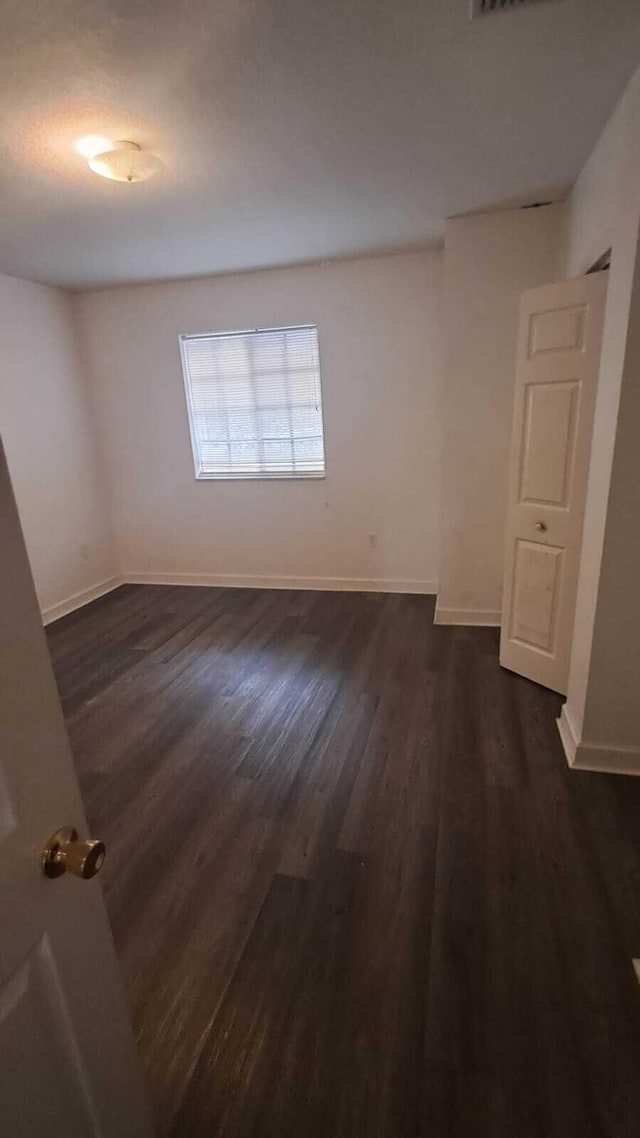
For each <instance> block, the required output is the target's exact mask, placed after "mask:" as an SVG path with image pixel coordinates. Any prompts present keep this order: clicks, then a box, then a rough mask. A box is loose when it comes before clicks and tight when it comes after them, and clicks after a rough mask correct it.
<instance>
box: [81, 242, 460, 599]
mask: <svg viewBox="0 0 640 1138" xmlns="http://www.w3.org/2000/svg"><path fill="white" fill-rule="evenodd" d="M441 266H442V256H441V254H440V253H439V252H422V253H411V254H401V255H394V256H387V257H373V258H368V259H363V260H357V261H356V260H354V261H343V262H335V263H330V264H322V265H312V266H307V267H303V268H294V269H285V270H274V271H266V272H254V273H244V274H238V275H234V276H219V277H210V278H202V279H194V280H186V281H179V282H171V283H167V284H153V285H137V286H126V287H120V288H114V289H107V290H101V291H95V292H89V293H84V294H82V295H78V296H77V297H76V298H75V305H76V307H77V313H78V317H79V326H80V328H81V333H82V339H83V349H84V356H85V359H86V362H87V366H88V374H89V376H90V380H91V384H92V387H93V392H94V397H95V400H96V406H97V408H98V412H99V421H100V424H101V429H102V432H103V441H104V448H105V454H106V459H107V464H108V475H109V482H110V486H111V493H112V504H113V516H114V524H115V530H116V536H117V543H118V550H119V557H120V563H121V568H122V572H123V574H124V576H125V577H126V578H127V579H128V580H144V581H153V580H164V581H181V580H185V581H189V580H191V581H203V582H211V583H215V582H216V581H221V582H225V581H228V582H229V583H237V584H243V583H248V584H260V583H264V584H273V585H276V584H285V585H286V584H290V585H300V586H304V585H309V586H311V587H322V586H323V585H326V586H334V587H340V586H341V585H342V586H344V587H379V588H389V589H394V588H395V589H410V590H411V589H413V590H416V591H425V592H434V591H435V588H436V582H437V575H438V518H439V499H440V478H439V473H440V472H439V453H440V435H439V416H438V369H439V363H440V358H439V352H440V296H441ZM306 322H314V323H315V324H317V326H318V332H319V342H320V358H321V370H322V393H323V408H324V432H325V451H326V464H327V474H326V478H325V479H324V480H321V481H320V480H318V481H316V480H310V481H304V480H292V481H283V480H280V481H261V480H258V481H230V482H224V481H201V482H197V481H195V478H194V469H193V458H192V453H191V446H190V439H189V428H188V422H187V413H186V406H185V397H184V387H183V379H182V373H181V367H180V356H179V349H178V336H179V334H180V333H198V332H217V331H228V330H232V329H241V328H247V327H248V328H252V327H270V326H272V327H276V326H282V325H287V324H300V323H306ZM370 535H374V536H373V537H370Z"/></svg>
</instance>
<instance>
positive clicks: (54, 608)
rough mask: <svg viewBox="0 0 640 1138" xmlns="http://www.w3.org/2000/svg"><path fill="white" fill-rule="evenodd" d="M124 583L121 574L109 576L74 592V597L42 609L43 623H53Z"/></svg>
mask: <svg viewBox="0 0 640 1138" xmlns="http://www.w3.org/2000/svg"><path fill="white" fill-rule="evenodd" d="M122 584H123V578H122V577H120V576H118V577H107V579H106V580H104V581H98V583H97V585H90V586H89V588H88V589H83V590H82V592H80V593H74V594H73V596H72V597H67V598H66V600H64V601H58V603H57V604H55V605H49V606H48V608H46V609H42V623H43V624H51V623H52V622H53V621H54V620H59V619H60V617H61V616H67V614H68V613H70V612H74V611H75V609H79V608H82V606H83V605H88V604H89V603H90V602H91V601H97V599H98V597H103V596H104V594H105V593H110V592H111V591H112V589H117V588H118V586H119V585H122Z"/></svg>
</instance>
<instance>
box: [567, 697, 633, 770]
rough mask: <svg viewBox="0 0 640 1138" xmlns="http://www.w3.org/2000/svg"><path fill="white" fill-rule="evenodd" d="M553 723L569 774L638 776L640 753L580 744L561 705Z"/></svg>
mask: <svg viewBox="0 0 640 1138" xmlns="http://www.w3.org/2000/svg"><path fill="white" fill-rule="evenodd" d="M556 723H557V725H558V732H559V734H560V738H561V740H562V746H563V748H564V753H565V756H566V759H567V763H568V764H569V766H570V767H571V769H572V770H581V771H601V772H603V773H605V774H628V775H640V750H638V749H637V748H634V747H603V746H601V745H596V744H594V743H585V742H583V741H582V740H579V739H578V737H577V733H576V730H575V727H574V724H573V723H572V721H571V717H570V715H569V713H568V711H567V705H566V703H564V704H563V705H562V710H561V712H560V718H559V719H556Z"/></svg>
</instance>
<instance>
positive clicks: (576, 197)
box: [561, 71, 640, 770]
mask: <svg viewBox="0 0 640 1138" xmlns="http://www.w3.org/2000/svg"><path fill="white" fill-rule="evenodd" d="M639 232H640V71H638V72H637V73H636V75H635V76H634V78H633V79H632V81H631V83H630V85H629V87H628V88H627V91H626V92H625V94H624V96H623V98H622V100H621V102H620V103H619V105H618V107H617V108H616V110H615V112H614V114H613V116H612V118H611V120H610V121H609V123H608V125H607V127H606V128H605V130H604V132H603V134H602V136H601V138H600V140H599V141H598V143H597V145H596V147H595V149H594V151H593V153H592V155H591V157H590V159H589V161H588V162H587V164H586V166H585V168H584V170H583V172H582V174H581V175H580V177H579V179H578V181H577V182H576V185H575V187H574V189H573V192H572V194H571V198H570V201H569V224H568V233H569V241H568V256H567V269H568V272H569V273H580V272H584V270H585V269H586V268H587V267H588V266H589V265H590V264H591V263H593V261H594V260H595V259H596V258H597V257H599V256H600V255H601V254H602V253H603V252H604V251H605V250H606V249H608V248H611V249H612V264H611V270H610V274H609V289H608V297H607V310H606V318H605V327H604V337H603V347H602V358H601V365H600V376H599V386H598V398H597V404H596V412H595V421H594V434H593V444H592V452H591V466H590V473H589V485H588V492H587V503H586V511H585V524H584V534H583V546H582V558H581V567H580V578H579V584H578V597H577V606H576V622H575V632H574V642H573V650H572V657H571V667H570V674H569V689H568V696H567V703H566V704H565V706H564V708H563V711H562V721H561V733H562V735H563V740H564V742H565V748H566V749H567V754H568V757H569V761H570V762H573V763H574V764H575V765H577V766H584V767H596V768H598V769H599V768H604V769H636V770H640V753H638V752H640V714H639V712H638V706H637V692H638V690H639V689H640V592H639V590H638V588H637V581H638V580H639V579H640V539H639V537H638V534H639V533H640V528H639V527H638V521H637V519H638V517H639V516H640V466H639V464H638V453H639V450H640V433H639V431H640V428H639V427H638V424H639V422H640V406H639V401H640V388H639V385H638V368H639V367H640V344H639V335H640V328H639V325H640V282H639V281H638V267H639V260H638V257H639V244H638V238H639Z"/></svg>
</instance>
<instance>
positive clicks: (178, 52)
mask: <svg viewBox="0 0 640 1138" xmlns="http://www.w3.org/2000/svg"><path fill="white" fill-rule="evenodd" d="M468 14H469V0H216V2H214V0H170V2H169V0H56V2H55V3H52V2H51V0H0V28H1V31H2V34H1V37H0V111H1V121H2V124H3V126H2V161H1V162H0V272H5V273H10V274H15V275H17V276H24V277H28V278H32V279H34V280H40V281H46V282H51V283H55V284H63V285H67V286H70V287H73V288H84V287H90V286H92V285H99V284H115V283H119V282H124V281H131V280H136V281H138V280H152V279H166V278H170V277H179V276H190V275H195V274H201V273H218V272H226V271H229V270H234V269H247V268H255V267H259V266H271V265H283V264H294V263H296V262H301V261H310V260H317V259H329V258H333V257H341V256H349V255H352V254H360V253H371V252H376V251H386V250H391V249H400V248H408V247H416V246H428V245H430V244H438V243H440V242H441V241H442V235H443V228H444V219H445V218H446V217H449V216H452V215H455V214H459V213H466V212H470V211H473V210H479V209H487V208H491V207H492V206H497V205H501V204H521V203H523V202H527V201H532V200H540V199H547V198H555V197H558V196H561V195H562V194H564V193H565V192H566V190H567V188H568V187H569V186H570V184H571V182H572V181H573V180H574V178H575V177H576V175H577V173H578V172H579V170H580V168H581V167H582V165H583V163H584V161H585V159H586V157H587V155H588V154H589V151H590V150H591V148H592V146H593V144H594V142H595V140H596V138H597V137H598V134H599V133H600V131H601V129H602V126H603V125H604V123H605V121H606V119H607V117H608V115H609V114H610V113H611V111H612V109H613V107H614V105H615V102H616V100H617V99H618V98H619V96H620V94H621V92H622V89H623V87H624V85H625V82H626V81H627V79H628V78H629V76H630V74H631V72H632V70H633V68H634V67H635V66H636V64H637V62H638V59H639V57H640V4H638V0H605V2H603V0H542V2H540V3H536V4H532V5H531V6H528V5H523V6H522V7H516V9H515V10H511V11H506V12H501V13H498V14H491V15H487V16H484V17H481V18H480V19H477V20H474V21H469V18H468ZM85 134H101V135H105V136H106V137H107V138H110V139H113V140H115V139H120V138H128V139H133V140H134V141H136V142H139V143H141V144H142V145H143V146H146V147H148V148H149V149H151V150H152V151H154V152H155V153H157V154H158V155H160V156H161V157H162V158H163V159H164V161H165V163H166V168H165V170H164V172H163V173H162V174H160V175H159V176H158V177H157V178H155V179H153V180H152V181H149V182H145V183H139V184H134V185H128V184H126V183H119V182H108V181H105V180H103V179H101V178H99V177H96V175H95V174H92V173H90V171H89V170H88V168H87V166H86V163H85V161H84V160H83V159H82V158H81V157H80V156H79V155H78V154H76V153H75V151H74V149H73V144H74V141H75V140H76V139H77V138H78V137H79V136H81V135H85Z"/></svg>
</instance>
